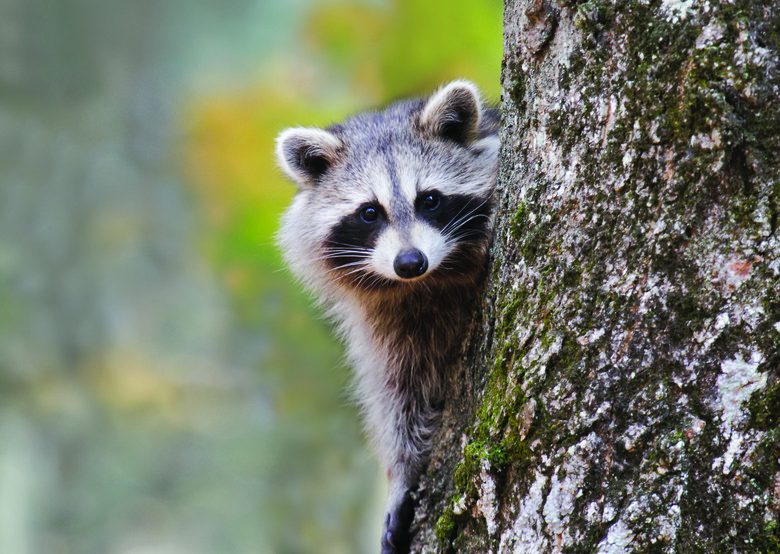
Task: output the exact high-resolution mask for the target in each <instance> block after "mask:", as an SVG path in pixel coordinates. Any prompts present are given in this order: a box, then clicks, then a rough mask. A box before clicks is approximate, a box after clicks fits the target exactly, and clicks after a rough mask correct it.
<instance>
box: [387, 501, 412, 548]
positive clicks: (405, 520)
mask: <svg viewBox="0 0 780 554" xmlns="http://www.w3.org/2000/svg"><path fill="white" fill-rule="evenodd" d="M412 519H414V502H413V500H412V497H411V495H410V494H409V493H406V495H405V496H404V500H403V502H402V503H401V505H400V506H399V507H398V509H397V510H396V511H395V512H393V513H389V514H387V516H386V517H385V533H384V535H382V554H409V544H410V543H411V538H412V537H411V535H410V534H409V526H410V525H411V524H412Z"/></svg>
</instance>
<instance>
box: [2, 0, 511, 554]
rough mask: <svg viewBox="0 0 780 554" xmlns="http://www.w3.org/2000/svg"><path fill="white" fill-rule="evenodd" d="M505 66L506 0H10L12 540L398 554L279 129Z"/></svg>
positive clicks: (8, 527)
mask: <svg viewBox="0 0 780 554" xmlns="http://www.w3.org/2000/svg"><path fill="white" fill-rule="evenodd" d="M500 58H501V3H500V2H498V1H496V0H491V1H484V2H483V1H480V2H467V1H464V0H459V1H454V2H453V1H449V2H444V1H430V2H413V1H412V0H399V1H397V2H380V1H369V0H366V1H362V2H357V1H353V2H324V1H313V0H308V1H306V0H297V1H294V2H272V1H270V0H267V1H264V0H165V1H152V0H145V1H138V2H119V1H118V0H108V1H106V0H66V1H62V0H0V552H3V553H7V554H27V553H35V554H38V553H74V554H88V553H114V552H116V553H130V552H132V553H140V552H144V553H185V552H186V553H188V554H199V553H232V552H236V553H239V552H242V553H243V552H245V553H250V552H251V553H263V552H275V553H288V552H289V553H294V552H295V553H297V552H318V553H331V552H332V553H342V552H343V553H346V552H367V551H373V550H374V549H375V546H376V544H378V543H377V541H378V536H379V526H380V517H381V516H380V510H381V503H382V500H383V499H382V491H381V487H382V481H381V479H380V478H379V477H378V472H377V468H376V464H375V462H374V461H373V458H372V457H371V456H370V454H369V453H368V452H367V451H366V449H365V447H364V444H363V439H362V437H361V432H360V428H359V420H358V417H357V415H356V413H355V410H354V408H353V407H352V406H351V403H350V402H349V400H348V397H347V395H346V394H345V392H344V390H345V384H346V382H347V379H348V372H347V369H346V368H345V367H344V366H343V364H342V363H341V349H340V348H339V347H338V346H337V345H335V344H334V343H333V342H332V341H331V339H330V335H329V331H328V326H327V324H326V323H323V322H322V321H320V320H319V318H318V316H317V312H316V310H315V309H313V308H312V307H311V303H310V301H309V299H308V298H307V297H306V296H305V295H304V294H303V293H302V292H301V291H300V290H299V289H298V288H297V287H296V286H295V284H294V283H292V282H291V278H290V276H289V274H287V273H286V272H284V271H280V268H281V262H280V258H279V254H278V252H277V251H276V249H275V247H274V245H273V233H274V231H275V229H276V225H277V219H278V216H279V213H280V212H281V210H282V209H283V207H284V206H285V205H286V203H287V202H288V201H289V199H290V198H291V196H292V193H293V189H292V186H291V185H289V184H287V183H285V182H284V181H283V180H282V179H281V176H280V173H279V172H278V171H277V170H276V169H275V168H274V162H273V159H272V148H273V139H274V137H275V135H276V134H277V133H278V131H279V130H281V129H282V128H283V127H285V126H289V125H297V124H301V125H310V124H327V123H328V122H330V121H332V120H335V119H340V118H341V117H343V116H344V115H345V114H347V113H351V112H354V111H357V110H360V109H364V108H366V107H370V106H374V105H378V104H381V103H384V102H386V101H388V100H391V99H393V98H396V97H400V96H404V95H407V94H420V93H425V92H429V91H430V90H432V89H433V88H435V87H436V86H438V85H439V84H440V83H442V82H444V81H446V80H449V79H451V78H455V77H466V78H470V79H473V80H475V81H476V82H478V83H479V84H480V85H481V86H482V87H483V89H484V90H486V91H487V92H488V93H491V94H493V95H495V94H497V92H498V90H499V83H498V74H499V64H500Z"/></svg>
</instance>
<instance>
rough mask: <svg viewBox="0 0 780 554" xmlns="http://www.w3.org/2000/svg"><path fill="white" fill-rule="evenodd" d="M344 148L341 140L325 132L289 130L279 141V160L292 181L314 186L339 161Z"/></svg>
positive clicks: (309, 129)
mask: <svg viewBox="0 0 780 554" xmlns="http://www.w3.org/2000/svg"><path fill="white" fill-rule="evenodd" d="M342 147H343V144H342V143H341V140H340V139H339V138H338V137H336V136H335V135H333V134H332V133H329V132H328V131H325V130H323V129H317V128H315V127H298V128H292V129H285V130H284V131H282V132H281V133H279V136H278V137H277V139H276V158H277V160H278V161H279V165H280V166H281V167H282V169H283V170H284V172H285V173H287V175H288V176H289V177H290V179H292V180H293V181H295V182H296V183H298V185H300V186H302V187H306V186H312V185H315V184H317V181H318V180H319V178H320V177H322V175H323V174H324V173H325V172H326V171H327V170H328V168H329V167H330V166H331V165H333V162H335V161H336V160H337V159H338V155H339V152H340V150H341V149H342Z"/></svg>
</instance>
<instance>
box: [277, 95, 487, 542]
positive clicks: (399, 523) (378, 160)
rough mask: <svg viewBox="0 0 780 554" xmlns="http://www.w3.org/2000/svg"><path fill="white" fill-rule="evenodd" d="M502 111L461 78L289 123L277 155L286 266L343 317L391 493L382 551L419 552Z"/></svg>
mask: <svg viewBox="0 0 780 554" xmlns="http://www.w3.org/2000/svg"><path fill="white" fill-rule="evenodd" d="M497 131H498V116H497V114H496V112H495V110H493V109H489V108H485V107H483V105H482V102H481V100H480V95H479V92H478V90H477V89H476V87H475V86H474V85H473V84H471V83H469V82H467V81H455V82H452V83H450V84H449V85H446V86H444V87H442V88H441V89H439V90H438V91H437V92H436V93H434V94H433V95H432V96H431V97H429V98H427V99H422V100H410V101H403V102H398V103H396V104H392V105H390V106H389V107H387V108H386V109H385V110H384V111H381V112H370V113H363V114H359V115H356V116H353V117H351V118H349V119H347V120H346V121H345V122H343V123H341V124H337V125H333V126H331V127H328V128H327V129H315V128H292V129H287V130H286V131H284V132H282V133H281V134H280V136H279V138H278V141H277V157H278V159H279V163H280V165H281V167H282V168H283V169H284V171H285V172H286V173H287V175H288V176H289V177H290V178H291V179H292V180H293V181H295V182H296V184H297V185H298V193H297V194H296V196H295V198H294V200H293V202H292V205H291V206H290V208H289V209H288V210H287V211H286V212H285V214H284V216H283V219H282V228H281V231H280V233H279V239H280V244H281V247H282V250H283V251H284V256H285V260H286V262H287V263H288V264H289V266H290V267H291V268H292V270H293V272H294V273H295V274H296V275H297V276H298V277H299V278H300V279H301V280H302V281H303V282H304V284H305V285H306V286H308V287H309V288H310V289H312V290H313V291H314V292H315V293H316V294H317V296H318V298H319V301H320V302H321V303H322V305H323V306H325V308H326V309H327V312H328V314H329V316H330V317H331V318H332V319H333V320H334V321H335V323H336V325H337V328H338V331H339V334H340V335H341V337H342V338H343V340H344V341H345V343H346V346H347V353H348V358H349V361H350V362H351V364H352V366H353V368H354V371H355V374H356V384H355V393H356V398H357V399H358V401H359V403H360V405H361V407H362V410H363V413H364V416H365V419H366V427H367V429H368V431H369V434H370V436H371V437H372V439H373V441H374V443H375V447H376V449H377V451H378V453H379V457H380V459H381V461H382V463H383V465H384V467H385V469H386V471H387V476H388V479H389V494H388V500H387V511H386V515H385V531H384V533H383V537H382V552H383V553H385V554H386V553H401V552H405V551H407V550H408V539H409V536H408V527H409V525H410V523H411V519H412V516H413V508H412V505H411V500H410V498H409V492H410V491H411V490H412V489H414V487H415V486H416V484H417V480H418V478H419V475H420V473H421V471H422V470H423V468H424V465H425V463H426V456H427V452H428V448H429V441H430V437H431V435H432V433H433V432H434V430H435V425H436V420H437V416H438V414H439V410H440V403H441V398H442V392H443V387H444V386H445V384H446V380H447V377H448V375H449V371H448V370H449V368H450V367H451V366H452V364H453V361H454V357H455V356H456V355H457V353H458V350H459V346H460V344H461V342H462V339H463V332H464V326H465V325H466V322H467V321H468V319H469V318H470V316H471V314H472V312H473V310H474V301H475V299H476V298H477V295H478V294H479V291H480V287H481V285H482V283H483V281H484V275H485V271H486V265H487V257H488V248H489V245H490V237H491V229H492V217H493V191H494V188H495V181H496V173H497V152H498V143H499V141H498V135H497Z"/></svg>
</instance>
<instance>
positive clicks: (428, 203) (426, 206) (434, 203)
mask: <svg viewBox="0 0 780 554" xmlns="http://www.w3.org/2000/svg"><path fill="white" fill-rule="evenodd" d="M440 204H441V198H440V197H439V195H438V194H426V195H425V196H424V197H423V199H422V202H420V207H421V208H422V209H423V210H425V211H426V212H432V211H433V210H435V209H436V208H438V207H439V205H440Z"/></svg>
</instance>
